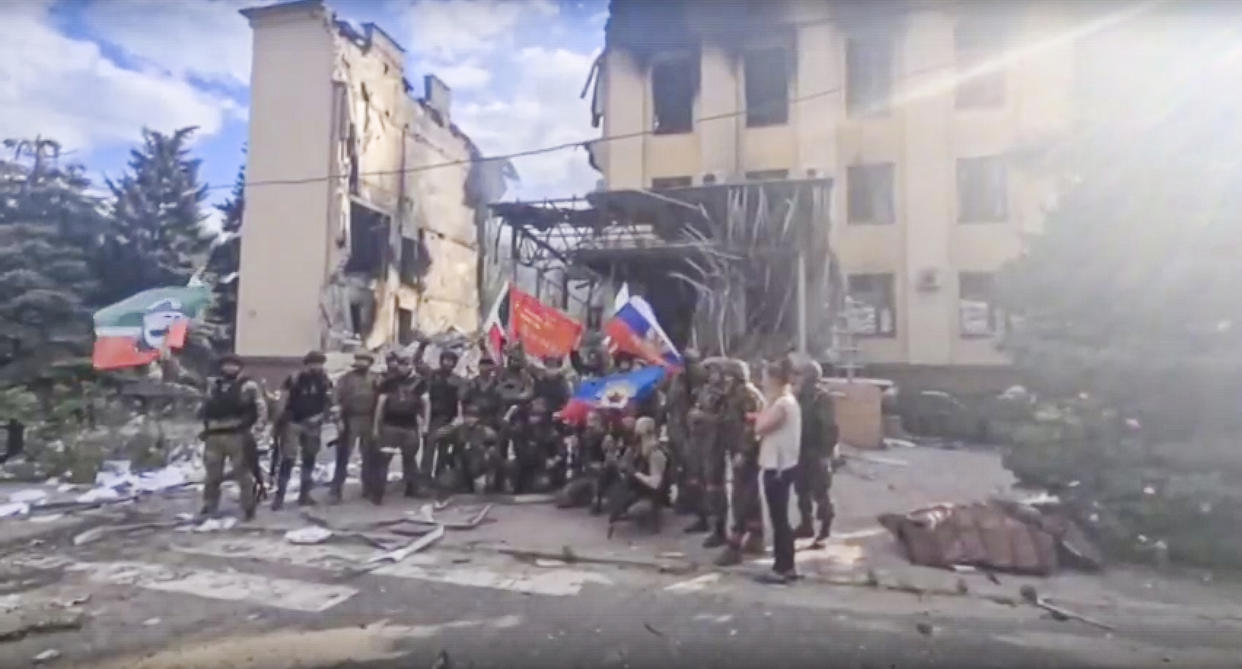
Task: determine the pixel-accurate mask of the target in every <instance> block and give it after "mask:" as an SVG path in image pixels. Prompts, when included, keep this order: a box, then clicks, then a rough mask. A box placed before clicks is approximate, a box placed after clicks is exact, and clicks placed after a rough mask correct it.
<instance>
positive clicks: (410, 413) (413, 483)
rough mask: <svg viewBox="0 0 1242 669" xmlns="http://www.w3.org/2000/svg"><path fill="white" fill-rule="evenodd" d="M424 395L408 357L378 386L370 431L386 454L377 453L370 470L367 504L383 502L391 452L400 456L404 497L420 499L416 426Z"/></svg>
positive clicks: (418, 437) (404, 357) (399, 359)
mask: <svg viewBox="0 0 1242 669" xmlns="http://www.w3.org/2000/svg"><path fill="white" fill-rule="evenodd" d="M426 392H427V385H426V382H425V381H424V380H423V379H422V378H420V377H419V376H418V375H416V374H414V364H413V361H411V359H410V358H409V356H400V357H398V358H397V365H396V369H395V372H394V374H392V375H391V376H389V378H387V379H385V380H384V381H383V382H382V383H381V384H380V396H379V402H378V404H377V406H376V410H375V422H374V426H373V429H374V432H375V434H376V435H377V436H378V438H379V443H380V445H381V446H382V447H383V449H386V450H387V451H388V452H384V451H381V452H379V454H378V459H377V460H376V464H375V466H374V468H373V470H372V474H373V478H372V483H371V486H369V487H370V489H371V492H372V497H370V500H371V502H372V503H374V504H377V505H378V504H381V503H382V502H383V495H384V488H385V487H386V486H387V484H388V463H389V459H390V458H391V455H390V454H389V452H391V451H393V450H396V451H397V452H399V453H400V454H401V478H402V482H403V483H404V484H405V496H406V497H417V496H418V495H419V492H420V491H419V478H420V472H419V469H418V450H419V445H420V442H421V440H422V435H421V433H420V432H419V424H420V423H421V422H422V418H423V394H424V393H426ZM377 450H378V449H377Z"/></svg>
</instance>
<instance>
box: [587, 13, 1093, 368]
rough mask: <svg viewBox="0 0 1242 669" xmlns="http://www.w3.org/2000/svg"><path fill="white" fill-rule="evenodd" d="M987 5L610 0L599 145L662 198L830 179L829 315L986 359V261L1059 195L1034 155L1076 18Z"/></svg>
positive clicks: (1016, 239) (613, 177)
mask: <svg viewBox="0 0 1242 669" xmlns="http://www.w3.org/2000/svg"><path fill="white" fill-rule="evenodd" d="M1054 4H1055V3H1054ZM995 5H996V6H995V7H993V9H999V10H1000V11H988V10H987V8H983V7H980V6H979V4H977V3H957V2H927V1H915V0H910V1H901V2H856V1H855V2H848V1H839V2H826V1H824V0H772V1H770V2H745V1H742V0H726V1H723V2H694V1H688V0H670V1H669V2H663V3H650V2H643V1H642V0H613V1H612V2H611V6H610V18H609V22H608V27H607V45H606V48H605V51H604V53H603V56H602V57H601V59H600V61H599V65H598V71H597V73H596V77H597V81H596V87H595V97H594V100H593V105H592V106H593V109H592V113H593V115H594V120H595V122H596V123H597V125H600V126H602V137H603V138H602V139H601V140H599V141H598V142H596V143H595V144H594V146H593V147H592V162H593V164H594V165H595V166H596V167H597V169H598V170H599V171H600V172H601V173H602V175H603V180H604V184H605V187H606V189H607V190H608V191H619V190H626V189H642V190H649V191H652V192H654V193H655V194H657V195H661V196H664V197H670V198H680V197H681V194H682V193H688V192H694V191H695V190H696V189H705V188H710V187H715V186H719V185H721V184H724V185H742V184H752V185H753V187H755V188H758V187H760V186H761V185H762V184H770V183H797V182H806V181H807V180H815V179H824V178H828V179H831V180H832V181H833V184H834V186H835V188H833V189H832V195H833V197H832V198H831V202H830V203H828V204H827V205H826V210H825V212H824V215H825V216H826V217H827V220H825V221H822V222H817V223H816V224H815V225H813V233H812V234H814V235H825V236H827V237H828V238H829V240H827V241H826V242H823V243H818V244H817V245H816V248H817V251H816V253H821V252H822V251H823V250H824V249H831V251H830V256H831V257H823V256H818V257H814V256H813V257H809V258H808V259H807V263H808V266H815V265H822V264H830V263H832V262H836V263H839V266H840V277H839V281H840V282H841V283H842V284H843V288H844V291H843V292H844V293H845V295H841V296H839V297H840V304H839V313H836V314H831V315H830V317H829V320H831V321H832V322H833V323H834V324H835V325H837V326H838V327H841V328H844V329H846V330H847V331H848V332H849V333H851V335H852V337H850V338H851V339H852V345H853V346H856V347H857V349H858V350H859V354H860V356H861V358H862V359H863V360H864V361H866V362H867V363H872V364H876V363H878V364H879V365H880V366H886V364H891V365H893V366H894V367H895V368H896V367H912V366H917V367H923V368H928V369H935V368H939V369H952V370H962V369H964V368H967V367H975V368H980V369H981V370H982V371H985V372H986V370H987V368H993V367H997V366H1000V365H1003V364H1004V363H1005V362H1006V361H1005V358H1004V357H1003V355H1002V354H1001V353H1000V352H998V351H997V349H996V346H995V343H996V336H997V335H998V333H999V331H1000V329H1001V328H1002V327H1003V323H1004V316H1003V314H1001V313H999V311H998V310H996V309H995V308H994V307H993V306H992V305H991V303H990V292H991V277H992V275H993V273H994V272H995V271H996V270H997V269H998V268H999V267H1000V266H1001V265H1003V264H1004V263H1005V262H1006V261H1007V260H1009V259H1010V258H1013V257H1014V256H1015V255H1017V254H1018V253H1020V250H1021V248H1022V240H1023V236H1024V234H1025V233H1027V232H1030V231H1033V230H1037V229H1038V228H1039V226H1040V224H1041V214H1042V209H1043V208H1044V207H1045V206H1046V205H1047V203H1048V199H1049V198H1050V197H1051V194H1052V193H1053V185H1054V184H1053V179H1052V177H1051V176H1050V175H1048V174H1047V173H1045V172H1042V171H1040V170H1039V169H1038V168H1037V167H1036V166H1035V165H1034V163H1035V162H1037V161H1032V160H1030V159H1029V154H1030V153H1031V151H1030V149H1032V147H1039V146H1042V145H1044V144H1045V143H1046V142H1047V140H1048V139H1049V138H1050V137H1055V136H1057V133H1059V132H1061V131H1063V130H1064V129H1065V124H1066V122H1067V121H1068V120H1069V119H1070V111H1071V102H1072V100H1071V96H1072V94H1073V85H1072V84H1073V62H1074V45H1073V43H1072V41H1071V40H1065V39H1060V40H1058V36H1062V35H1064V33H1065V32H1066V31H1067V29H1068V28H1069V27H1070V24H1071V22H1072V20H1073V17H1070V16H1065V15H1062V14H1060V13H1058V11H1059V10H1057V9H1056V8H1052V9H1041V8H1040V3H995ZM777 197H780V196H779V195H777ZM828 220H830V221H832V225H828V224H827V222H828ZM750 224H753V221H751V222H750ZM814 241H816V242H819V241H820V240H814ZM829 278H830V279H831V277H829ZM824 298H826V299H828V300H829V303H824V302H818V303H817V302H815V300H814V299H812V298H809V299H811V302H810V303H808V307H807V308H808V309H810V310H811V311H812V312H814V311H815V310H825V311H832V310H833V309H834V305H833V304H831V300H833V299H835V298H834V297H833V293H832V291H831V290H828V291H827V292H825V293H824ZM772 299H777V300H779V299H781V296H780V295H779V294H777V295H776V296H774V297H773V298H772ZM823 320H824V319H818V321H817V319H816V318H815V314H814V313H812V314H811V318H810V321H811V322H812V323H815V322H820V323H822V322H823Z"/></svg>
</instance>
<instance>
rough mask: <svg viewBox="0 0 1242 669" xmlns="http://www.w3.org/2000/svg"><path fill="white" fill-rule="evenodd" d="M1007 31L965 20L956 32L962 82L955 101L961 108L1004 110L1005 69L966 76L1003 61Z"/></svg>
mask: <svg viewBox="0 0 1242 669" xmlns="http://www.w3.org/2000/svg"><path fill="white" fill-rule="evenodd" d="M1004 43H1005V40H1004V31H1003V30H1002V28H1001V27H1000V26H998V25H996V24H995V22H992V21H973V20H972V21H964V22H962V23H959V24H958V25H957V26H956V27H955V28H954V30H953V48H954V51H955V53H956V60H957V71H958V81H957V90H956V94H955V98H956V99H955V102H956V105H957V107H958V109H971V108H989V107H1000V106H1003V105H1004V104H1005V70H1004V69H1003V68H1001V67H997V68H996V69H993V70H991V71H988V72H981V73H978V74H974V75H972V76H970V77H965V76H963V75H965V74H966V73H967V72H969V71H970V70H973V69H975V68H978V67H981V66H983V65H985V64H987V63H988V62H989V61H994V60H995V59H997V58H1000V57H1001V56H1002V55H1003V53H1004Z"/></svg>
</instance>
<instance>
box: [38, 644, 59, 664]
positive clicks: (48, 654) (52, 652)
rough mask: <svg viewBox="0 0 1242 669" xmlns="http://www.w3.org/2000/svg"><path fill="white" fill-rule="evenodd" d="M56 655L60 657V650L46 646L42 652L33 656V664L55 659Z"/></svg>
mask: <svg viewBox="0 0 1242 669" xmlns="http://www.w3.org/2000/svg"><path fill="white" fill-rule="evenodd" d="M58 657H60V651H59V650H56V649H55V648H48V649H47V650H45V651H43V652H42V653H39V654H38V655H35V656H34V662H35V664H39V663H42V662H51V661H52V660H55V659H56V658H58Z"/></svg>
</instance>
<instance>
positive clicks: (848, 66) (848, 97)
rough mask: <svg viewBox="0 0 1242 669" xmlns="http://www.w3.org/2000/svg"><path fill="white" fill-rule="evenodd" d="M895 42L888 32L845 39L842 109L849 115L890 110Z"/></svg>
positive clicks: (866, 115) (878, 114) (873, 114)
mask: <svg viewBox="0 0 1242 669" xmlns="http://www.w3.org/2000/svg"><path fill="white" fill-rule="evenodd" d="M894 53H895V42H894V40H893V39H892V38H891V37H889V36H887V35H855V36H852V37H847V38H846V40H845V111H846V114H847V116H849V117H850V118H872V117H884V116H888V115H890V114H891V113H892V104H893V80H894V76H893V65H894V63H893V61H894V58H893V55H894Z"/></svg>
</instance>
